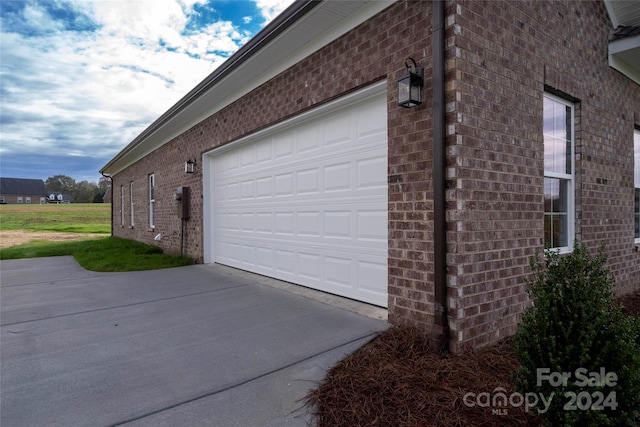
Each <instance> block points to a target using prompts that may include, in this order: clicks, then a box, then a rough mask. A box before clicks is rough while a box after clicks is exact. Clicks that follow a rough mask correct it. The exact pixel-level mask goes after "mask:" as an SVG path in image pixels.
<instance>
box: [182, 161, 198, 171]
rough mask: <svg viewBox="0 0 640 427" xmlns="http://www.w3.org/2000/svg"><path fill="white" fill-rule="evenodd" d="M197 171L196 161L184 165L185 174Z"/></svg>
mask: <svg viewBox="0 0 640 427" xmlns="http://www.w3.org/2000/svg"><path fill="white" fill-rule="evenodd" d="M195 170H196V161H195V160H191V159H189V160H187V161H186V162H185V164H184V171H185V173H193V172H194V171H195Z"/></svg>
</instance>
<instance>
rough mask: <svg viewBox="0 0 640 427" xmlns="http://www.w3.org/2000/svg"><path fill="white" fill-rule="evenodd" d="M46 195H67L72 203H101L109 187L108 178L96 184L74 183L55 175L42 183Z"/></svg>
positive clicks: (64, 176)
mask: <svg viewBox="0 0 640 427" xmlns="http://www.w3.org/2000/svg"><path fill="white" fill-rule="evenodd" d="M44 185H45V187H46V189H47V192H48V193H56V194H58V193H60V194H69V195H71V198H72V199H73V203H103V197H104V195H105V193H106V192H107V190H108V189H109V188H110V186H111V182H110V180H109V179H108V178H104V177H103V178H100V180H99V181H98V183H97V184H96V183H95V182H89V181H80V182H76V180H75V179H73V178H71V177H70V176H67V175H55V176H51V177H49V178H47V180H46V181H45V183H44Z"/></svg>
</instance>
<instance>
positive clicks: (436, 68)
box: [431, 0, 449, 353]
mask: <svg viewBox="0 0 640 427" xmlns="http://www.w3.org/2000/svg"><path fill="white" fill-rule="evenodd" d="M444 2H445V0H433V3H432V5H433V9H432V16H431V19H432V34H431V42H432V52H433V58H432V69H433V255H434V267H433V270H434V271H433V272H434V283H433V288H434V291H433V294H434V295H433V297H434V298H433V299H434V305H433V311H434V319H433V328H432V330H431V347H432V349H433V350H434V351H435V352H437V353H443V352H446V351H447V350H448V345H449V321H448V316H447V234H446V233H447V219H446V209H447V208H446V188H445V164H446V158H445V150H444V147H445V97H444V94H445V93H444V92H445V90H444V73H445V71H444Z"/></svg>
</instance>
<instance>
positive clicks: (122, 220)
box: [120, 185, 124, 227]
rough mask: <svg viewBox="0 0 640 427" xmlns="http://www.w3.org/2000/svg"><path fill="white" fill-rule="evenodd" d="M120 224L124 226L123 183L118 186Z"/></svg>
mask: <svg viewBox="0 0 640 427" xmlns="http://www.w3.org/2000/svg"><path fill="white" fill-rule="evenodd" d="M120 226H121V227H124V185H121V186H120Z"/></svg>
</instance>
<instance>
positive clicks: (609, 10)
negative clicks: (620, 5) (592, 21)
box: [604, 0, 620, 28]
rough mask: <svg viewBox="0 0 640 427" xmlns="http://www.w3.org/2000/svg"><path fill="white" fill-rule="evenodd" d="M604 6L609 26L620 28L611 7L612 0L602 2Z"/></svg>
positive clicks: (614, 11)
mask: <svg viewBox="0 0 640 427" xmlns="http://www.w3.org/2000/svg"><path fill="white" fill-rule="evenodd" d="M604 6H605V7H606V8H607V13H608V14H609V19H610V20H611V25H612V26H613V28H618V26H620V21H618V14H617V13H616V10H615V8H614V6H613V0H604Z"/></svg>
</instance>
